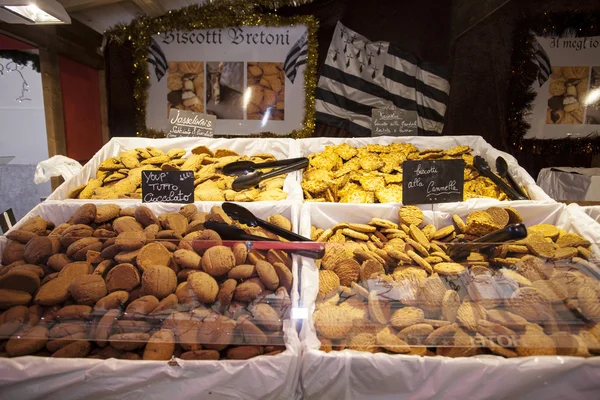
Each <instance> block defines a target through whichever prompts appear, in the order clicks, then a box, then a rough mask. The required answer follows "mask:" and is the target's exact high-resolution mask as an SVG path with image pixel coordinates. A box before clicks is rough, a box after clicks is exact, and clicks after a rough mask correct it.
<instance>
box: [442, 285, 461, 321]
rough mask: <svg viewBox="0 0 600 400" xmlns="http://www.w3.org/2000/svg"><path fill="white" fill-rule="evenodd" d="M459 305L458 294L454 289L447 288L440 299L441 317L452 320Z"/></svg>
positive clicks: (454, 318)
mask: <svg viewBox="0 0 600 400" xmlns="http://www.w3.org/2000/svg"><path fill="white" fill-rule="evenodd" d="M459 307H460V296H459V295H458V292H456V291H454V290H447V291H446V293H444V297H443V299H442V317H443V318H444V320H446V321H448V322H454V321H455V320H456V315H457V313H458V308H459Z"/></svg>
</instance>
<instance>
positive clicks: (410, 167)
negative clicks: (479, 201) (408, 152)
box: [402, 160, 465, 204]
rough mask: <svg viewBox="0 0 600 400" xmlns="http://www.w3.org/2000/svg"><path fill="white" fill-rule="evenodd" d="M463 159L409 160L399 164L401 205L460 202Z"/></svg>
mask: <svg viewBox="0 0 600 400" xmlns="http://www.w3.org/2000/svg"><path fill="white" fill-rule="evenodd" d="M464 171H465V162H464V161H463V160H411V161H405V162H404V163H403V164H402V177H403V179H402V203H403V204H433V203H450V202H454V201H463V192H464V183H465V180H464V173H465V172H464Z"/></svg>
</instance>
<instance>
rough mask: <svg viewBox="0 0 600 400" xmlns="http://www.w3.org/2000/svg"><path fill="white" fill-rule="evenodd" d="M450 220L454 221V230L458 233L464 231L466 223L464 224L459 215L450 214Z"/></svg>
mask: <svg viewBox="0 0 600 400" xmlns="http://www.w3.org/2000/svg"><path fill="white" fill-rule="evenodd" d="M452 222H454V226H455V227H456V231H457V232H458V233H465V232H466V230H467V225H466V224H465V222H464V221H463V220H462V218H461V217H459V216H458V215H456V214H454V215H452Z"/></svg>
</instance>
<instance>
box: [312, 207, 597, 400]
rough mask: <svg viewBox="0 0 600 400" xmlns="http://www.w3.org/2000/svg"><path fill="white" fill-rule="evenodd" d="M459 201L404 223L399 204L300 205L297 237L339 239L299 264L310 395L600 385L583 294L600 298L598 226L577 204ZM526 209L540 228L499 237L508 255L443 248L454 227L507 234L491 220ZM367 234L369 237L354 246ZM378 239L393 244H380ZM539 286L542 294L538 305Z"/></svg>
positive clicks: (432, 394) (558, 391) (586, 390)
mask: <svg viewBox="0 0 600 400" xmlns="http://www.w3.org/2000/svg"><path fill="white" fill-rule="evenodd" d="M461 206H462V208H459V209H456V208H455V207H453V205H450V204H448V205H446V207H447V208H445V209H439V210H436V211H431V210H426V211H423V212H422V213H421V214H420V216H419V213H417V217H416V218H417V220H416V221H411V218H412V215H413V211H414V210H411V209H410V208H404V209H403V210H404V211H403V213H404V214H403V215H404V218H405V220H402V221H400V220H399V210H400V206H399V205H384V204H378V205H373V206H371V207H361V206H358V205H341V204H326V203H325V204H323V203H304V205H303V208H302V213H301V219H300V233H301V234H303V235H313V237H316V236H320V239H327V238H328V237H329V238H333V240H334V241H333V242H331V243H328V244H327V246H328V248H327V250H326V255H325V257H324V258H323V259H322V260H320V264H318V263H315V262H313V261H312V260H307V259H302V268H301V280H300V282H301V290H300V293H301V298H300V306H301V307H304V308H306V309H307V315H308V318H307V319H306V320H304V321H303V325H302V329H301V332H300V340H301V342H302V346H303V356H302V357H303V360H302V366H301V368H302V370H301V379H300V382H301V385H302V390H303V393H304V396H305V397H304V398H306V399H317V398H332V399H333V398H345V399H361V398H369V399H401V398H410V399H421V398H423V399H425V398H427V399H430V398H436V399H438V398H439V399H442V398H459V397H465V396H468V397H469V398H470V399H491V398H508V397H510V398H519V399H520V398H542V397H544V398H585V397H589V396H593V394H592V393H597V391H598V390H599V389H600V386H599V384H598V383H597V381H595V380H592V379H590V377H591V376H596V375H598V374H599V373H600V358H599V357H591V356H592V355H594V354H599V351H600V342H599V340H600V337H599V336H600V324H598V322H600V315H596V314H594V312H595V311H593V310H594V307H588V306H586V304H588V303H585V301H588V300H586V299H590V300H589V303H590V304H595V305H597V304H600V303H599V302H600V299H598V292H596V289H599V288H600V285H599V284H598V277H599V276H600V275H599V274H598V268H597V259H598V255H600V252H599V250H598V246H597V244H598V243H600V229H598V226H597V224H594V223H593V221H592V220H591V219H590V218H589V217H587V216H586V215H584V214H583V212H581V210H580V209H578V208H577V207H571V206H569V207H567V206H565V205H564V204H559V203H548V204H533V203H519V204H515V203H513V204H512V205H511V206H512V208H511V209H510V211H507V210H505V213H506V214H508V216H506V215H504V214H503V213H502V212H496V211H497V210H496V211H493V209H489V212H488V211H486V210H488V208H487V207H481V206H477V207H476V206H473V204H469V203H468V202H467V203H466V204H461ZM500 207H501V206H499V207H497V209H498V208H500ZM475 211H476V212H478V213H476V214H474V213H473V212H475ZM513 212H514V216H513ZM480 213H486V214H488V215H490V216H491V215H495V217H494V218H496V217H497V219H492V220H489V219H487V217H486V216H483V215H482V214H480ZM509 213H510V214H509ZM469 215H472V216H471V217H469ZM519 215H520V219H521V220H522V221H523V223H524V224H526V225H527V226H528V227H529V228H530V229H529V235H530V236H528V239H529V240H525V241H523V242H517V243H513V246H511V247H504V246H497V247H496V248H495V249H494V250H493V251H494V252H496V251H500V253H490V254H488V253H486V256H485V257H484V256H482V254H480V253H479V252H476V251H474V250H470V251H471V253H468V254H469V255H468V256H467V258H466V259H462V258H461V261H458V258H457V259H454V258H453V259H446V258H447V257H448V255H449V254H451V255H452V257H461V256H458V255H456V254H458V253H451V251H450V249H451V248H452V247H453V245H450V244H448V243H446V242H447V241H448V239H451V238H452V237H453V235H454V236H455V237H462V236H463V235H466V237H467V238H468V239H473V237H474V236H475V235H476V234H482V232H481V231H479V232H478V230H481V229H488V230H489V231H491V230H494V229H498V227H497V226H495V225H494V226H495V227H494V226H492V222H491V221H494V222H493V224H496V223H498V224H500V222H498V219H504V222H502V223H507V221H508V222H509V223H517V222H518V218H517V216H519ZM456 218H459V219H456ZM513 218H514V219H513ZM386 220H387V221H386ZM460 221H462V223H461V222H460ZM590 222H591V223H590ZM409 223H414V224H417V226H419V227H420V228H419V229H418V230H417V229H415V228H414V227H412V226H410V227H409V229H408V233H407V232H406V231H405V230H404V227H403V226H402V224H405V225H408V224H409ZM532 226H536V227H534V228H531V227H532ZM333 227H335V229H331V228H333ZM373 227H375V228H376V231H377V232H378V233H374V232H373V230H372V228H373ZM443 227H451V228H446V229H445V230H444V229H442V228H443ZM328 229H331V230H330V231H328ZM462 231H464V232H466V233H461V232H462ZM418 232H420V233H418ZM421 234H423V235H425V236H422V235H421ZM574 234H575V235H574ZM363 235H365V236H367V237H369V238H368V239H367V237H365V236H363ZM371 235H373V236H375V238H372V237H371ZM382 235H383V236H382ZM468 235H471V236H468ZM540 235H541V236H540ZM402 238H404V240H399V239H402ZM433 238H436V239H435V240H439V241H440V242H439V244H438V245H437V246H438V247H435V245H434V243H438V242H435V241H434V239H433ZM363 239H364V240H367V241H369V242H371V243H370V244H369V245H366V242H364V244H365V245H360V244H359V245H358V246H357V245H356V243H354V244H348V243H347V242H346V241H347V240H348V241H349V240H355V241H357V242H363ZM416 239H419V240H418V241H417V240H416ZM421 239H423V240H421ZM571 239H573V240H574V241H573V242H570V240H571ZM378 240H379V241H380V242H381V243H382V244H383V247H382V246H377V245H375V244H376V242H377V241H378ZM427 240H429V242H427ZM386 241H387V242H386ZM399 242H404V244H400V243H399ZM550 242H552V243H550ZM567 242H568V243H567ZM576 244H577V245H578V246H577V248H579V247H581V249H579V250H577V249H576V248H575V247H574V246H575V245H576ZM425 245H429V246H430V248H429V250H427V248H425ZM388 246H389V247H388ZM398 246H400V247H398ZM563 247H564V248H563ZM348 248H350V249H351V251H350V253H348V252H347V249H348ZM382 248H383V249H385V250H384V253H385V254H384V253H381V252H380V251H379V250H381V249H382ZM456 248H457V249H458V248H459V247H456ZM487 250H490V249H487ZM422 251H424V252H425V253H426V254H429V256H426V254H423V253H422ZM530 252H535V253H534V254H530ZM400 253H402V254H400ZM482 253H483V250H482ZM547 253H548V254H547ZM549 253H551V254H549ZM542 256H544V257H551V258H549V259H546V258H542ZM462 257H464V256H462ZM586 257H587V258H588V259H585V258H586ZM382 263H383V264H382ZM388 263H391V264H388ZM317 265H319V267H317ZM396 265H399V266H398V267H396ZM525 277H526V278H525ZM523 278H525V279H523ZM571 278H573V279H571ZM563 284H564V285H565V286H562V285H563ZM338 285H339V286H338ZM343 285H344V286H346V287H344V286H343ZM588 285H589V286H588ZM555 286H556V287H557V286H561V288H560V290H559V289H554V288H555ZM583 286H585V287H586V289H585V290H583V291H581V292H580V291H579V289H580V287H583ZM591 287H593V288H594V289H592V290H588V288H591ZM433 288H435V289H433ZM548 288H552V289H551V291H547V290H548ZM540 292H542V293H543V295H539V293H540ZM553 293H555V294H556V295H552V294H553ZM530 295H532V296H533V298H534V299H536V300H535V301H533V300H532V302H529V301H530V300H531V299H530V297H529V296H530ZM538 295H539V296H541V297H536V296H538ZM594 296H595V297H594ZM538 300H539V301H538ZM565 302H566V303H565ZM577 302H578V303H577ZM563 303H564V306H561V304H563ZM584 303H585V304H584ZM567 305H568V307H567ZM564 307H567V309H568V310H567V309H565V308H564ZM569 307H570V308H569ZM569 310H575V311H569ZM576 313H578V314H576ZM513 318H514V319H513ZM578 318H585V319H586V321H587V324H588V325H584V323H583V320H579V319H578ZM516 321H519V322H516ZM553 321H554V322H553ZM569 323H573V324H575V325H572V326H568V325H569ZM542 327H543V328H542ZM486 329H487V330H486ZM559 332H560V333H559ZM551 333H552V334H553V336H551ZM503 335H504V336H506V337H504V336H503ZM501 336H502V337H501ZM563 338H569V339H568V340H572V341H573V342H572V343H575V344H571V345H569V344H565V342H563V341H562V340H563ZM582 343H583V344H582ZM431 346H433V347H431ZM372 353H375V354H372ZM500 355H502V356H500ZM505 357H506V358H505ZM332 371H335V377H332Z"/></svg>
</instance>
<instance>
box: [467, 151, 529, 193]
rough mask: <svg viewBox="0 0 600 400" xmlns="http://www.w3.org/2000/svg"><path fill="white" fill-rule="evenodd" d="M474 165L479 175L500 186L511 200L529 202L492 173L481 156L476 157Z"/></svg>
mask: <svg viewBox="0 0 600 400" xmlns="http://www.w3.org/2000/svg"><path fill="white" fill-rule="evenodd" d="M473 165H474V166H475V168H476V169H477V171H479V173H480V174H481V175H483V176H485V177H488V178H490V179H491V180H492V182H494V184H495V185H496V186H498V187H499V188H500V189H502V191H503V192H504V193H506V195H507V196H508V197H509V198H510V199H511V200H529V199H528V198H527V197H525V196H522V195H520V194H519V193H518V192H517V191H516V190H515V189H513V188H512V187H510V186H509V185H508V184H506V183H505V182H504V181H503V180H502V179H500V178H499V177H498V175H496V174H495V173H493V172H492V170H491V169H490V166H489V164H488V162H487V161H485V159H484V158H483V157H481V156H475V159H474V161H473Z"/></svg>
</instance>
